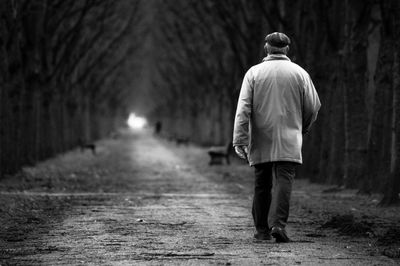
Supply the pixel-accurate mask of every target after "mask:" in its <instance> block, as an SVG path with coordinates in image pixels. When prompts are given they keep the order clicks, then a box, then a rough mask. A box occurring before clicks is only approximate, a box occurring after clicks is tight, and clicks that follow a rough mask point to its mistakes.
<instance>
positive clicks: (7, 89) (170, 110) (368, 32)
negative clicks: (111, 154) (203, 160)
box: [0, 0, 400, 204]
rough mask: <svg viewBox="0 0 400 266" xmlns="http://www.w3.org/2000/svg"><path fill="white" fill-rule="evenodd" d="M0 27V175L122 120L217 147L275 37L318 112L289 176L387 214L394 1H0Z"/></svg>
mask: <svg viewBox="0 0 400 266" xmlns="http://www.w3.org/2000/svg"><path fill="white" fill-rule="evenodd" d="M0 15H1V16H0V122H1V128H0V169H1V175H6V174H11V173H15V172H16V171H17V170H18V169H20V168H21V167H22V166H23V165H27V164H34V163H35V162H37V161H40V160H43V159H45V158H47V157H50V156H53V155H55V154H57V153H61V152H63V151H66V150H68V149H72V148H74V147H76V146H77V145H78V144H79V141H82V139H83V140H85V141H89V140H90V141H93V140H96V139H100V138H103V137H106V136H108V135H109V134H110V132H112V131H113V130H114V129H116V128H118V127H120V126H122V125H123V124H124V122H125V120H126V118H127V116H128V113H129V112H130V111H132V110H134V111H135V112H137V113H139V114H141V115H143V116H145V117H147V119H148V120H149V122H150V123H155V122H156V121H161V122H162V124H163V131H164V132H165V134H166V135H169V136H175V137H181V138H190V141H192V142H194V143H197V144H200V145H220V144H226V143H228V142H229V141H230V139H231V135H232V124H233V117H234V112H235V108H236V101H237V98H238V94H239V89H240V85H241V82H242V78H243V75H244V73H245V72H246V71H247V69H248V68H249V67H250V66H252V65H254V64H257V63H258V62H260V60H261V59H262V57H263V56H264V52H263V44H264V43H263V39H264V37H265V35H266V34H267V33H270V32H274V31H282V32H284V33H286V34H287V35H288V36H289V37H290V38H291V40H292V45H291V47H290V52H289V57H290V58H291V59H292V61H294V62H296V63H298V64H299V65H301V66H302V67H303V68H305V69H306V70H307V71H308V72H309V73H310V75H311V77H312V79H313V81H314V84H315V86H316V88H317V91H318V93H319V95H320V99H321V102H322V108H321V110H320V113H319V118H318V121H317V123H316V124H315V125H314V127H313V129H312V132H311V133H310V134H309V135H308V136H306V138H305V143H304V165H303V167H302V169H301V172H300V173H299V175H300V176H302V177H307V178H309V179H310V180H311V181H314V182H321V183H328V184H334V185H338V186H344V187H348V188H357V189H359V191H360V193H372V192H383V193H384V197H383V200H382V203H383V204H390V203H394V202H396V201H398V194H399V190H400V163H399V161H400V68H399V63H400V2H399V1H397V0H386V1H384V0H380V1H379V0H346V1H333V0H308V1H305V0H304V1H302V0H296V1H293V0H264V1H262V0H251V1H250V0H247V1H246V0H225V1H222V0H203V1H198V0H151V1H139V0H131V1H128V0H78V1H76V0H4V1H1V2H0Z"/></svg>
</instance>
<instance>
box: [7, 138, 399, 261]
mask: <svg viewBox="0 0 400 266" xmlns="http://www.w3.org/2000/svg"><path fill="white" fill-rule="evenodd" d="M98 146H99V152H98V154H97V155H96V156H92V155H91V154H90V153H89V152H85V153H79V152H78V151H73V152H70V153H68V154H66V155H63V156H60V157H58V158H55V159H52V160H49V161H47V162H44V163H42V164H41V165H39V166H37V167H35V168H27V169H25V171H23V172H22V173H21V174H20V175H18V176H16V177H13V178H9V179H6V180H3V181H2V182H1V183H0V190H1V191H0V204H1V209H0V214H1V218H0V222H1V224H2V228H1V229H0V265H14V264H18V265H80V264H81V265H99V264H104V265H143V264H144V265H160V264H162V265H164V264H171V265H176V264H184V265H186V264H188V265H203V264H217V265H219V264H220V265H299V264H303V265H398V264H397V263H398V262H399V261H398V260H397V261H395V260H393V259H390V258H388V257H387V256H384V255H382V252H381V250H380V249H378V248H377V247H376V245H375V244H376V241H375V240H374V239H372V238H368V236H365V237H356V238H355V237H349V236H342V235H339V234H338V233H337V231H336V230H334V229H321V223H323V221H326V220H327V219H328V218H329V217H330V216H329V215H331V214H332V213H336V212H337V211H336V209H337V208H339V209H340V208H342V207H341V206H347V207H348V203H349V201H352V199H353V198H354V197H353V196H352V195H353V194H352V193H350V192H348V193H347V194H346V192H344V193H342V194H340V195H338V194H335V195H328V196H321V193H319V192H320V191H321V187H319V186H316V185H309V184H307V183H306V182H304V181H301V180H298V181H297V182H296V187H295V191H294V194H293V204H292V213H291V217H290V224H289V228H288V229H289V232H290V236H291V237H292V239H293V240H294V242H293V243H289V244H276V243H274V242H273V241H267V242H260V241H254V240H253V238H252V236H253V226H252V221H251V215H250V206H251V191H252V177H253V175H252V172H251V169H250V168H249V167H247V166H245V165H243V164H240V163H238V162H234V164H233V165H232V166H230V167H228V166H215V167H208V165H207V162H208V158H207V155H206V153H205V150H204V149H201V148H196V147H192V146H176V145H174V144H172V143H168V142H166V141H164V140H159V139H155V138H153V137H151V136H150V135H149V134H146V133H129V134H128V133H125V134H124V135H123V136H122V137H121V138H120V139H118V140H107V141H102V142H100V143H98ZM359 201H360V202H364V201H362V200H359ZM368 201H370V199H368ZM332 202H335V203H337V205H335V206H333V205H332ZM352 206H353V207H352V208H353V209H355V211H354V210H352V211H353V212H357V211H358V209H361V207H360V206H362V203H360V204H359V205H356V204H352ZM347 207H346V208H347ZM377 212H379V211H377ZM387 212H388V214H387V215H386V216H384V217H387V219H386V220H385V221H384V222H382V224H383V223H385V222H386V223H388V224H385V225H387V226H390V225H392V224H391V223H392V222H393V224H396V223H397V222H398V220H397V219H398V218H399V217H398V216H397V215H393V217H392V216H390V215H392V213H393V210H387ZM360 214H362V215H370V216H371V217H372V216H373V214H369V213H368V214H365V213H360ZM373 217H375V216H373ZM374 241H375V242H374Z"/></svg>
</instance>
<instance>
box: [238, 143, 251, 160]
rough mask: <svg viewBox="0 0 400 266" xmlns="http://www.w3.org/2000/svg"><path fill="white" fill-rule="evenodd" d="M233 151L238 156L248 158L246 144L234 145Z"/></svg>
mask: <svg viewBox="0 0 400 266" xmlns="http://www.w3.org/2000/svg"><path fill="white" fill-rule="evenodd" d="M235 152H236V154H237V155H238V156H239V157H240V158H242V159H244V160H248V159H247V155H248V153H249V151H248V149H247V146H235Z"/></svg>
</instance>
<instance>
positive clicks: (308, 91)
mask: <svg viewBox="0 0 400 266" xmlns="http://www.w3.org/2000/svg"><path fill="white" fill-rule="evenodd" d="M320 107H321V102H320V100H319V97H318V93H317V91H316V90H315V87H314V84H313V82H312V80H311V78H310V76H309V75H308V74H307V75H306V77H305V82H304V92H303V114H302V116H303V132H302V133H303V134H306V133H307V132H308V131H310V128H311V126H312V124H313V123H314V122H315V120H316V119H317V115H318V111H319V108H320Z"/></svg>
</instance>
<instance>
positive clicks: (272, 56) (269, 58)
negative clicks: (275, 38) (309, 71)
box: [262, 54, 290, 62]
mask: <svg viewBox="0 0 400 266" xmlns="http://www.w3.org/2000/svg"><path fill="white" fill-rule="evenodd" d="M272 60H286V61H290V59H289V57H287V56H286V55H284V54H269V55H268V56H267V57H264V58H263V60H262V61H263V62H265V61H272Z"/></svg>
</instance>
